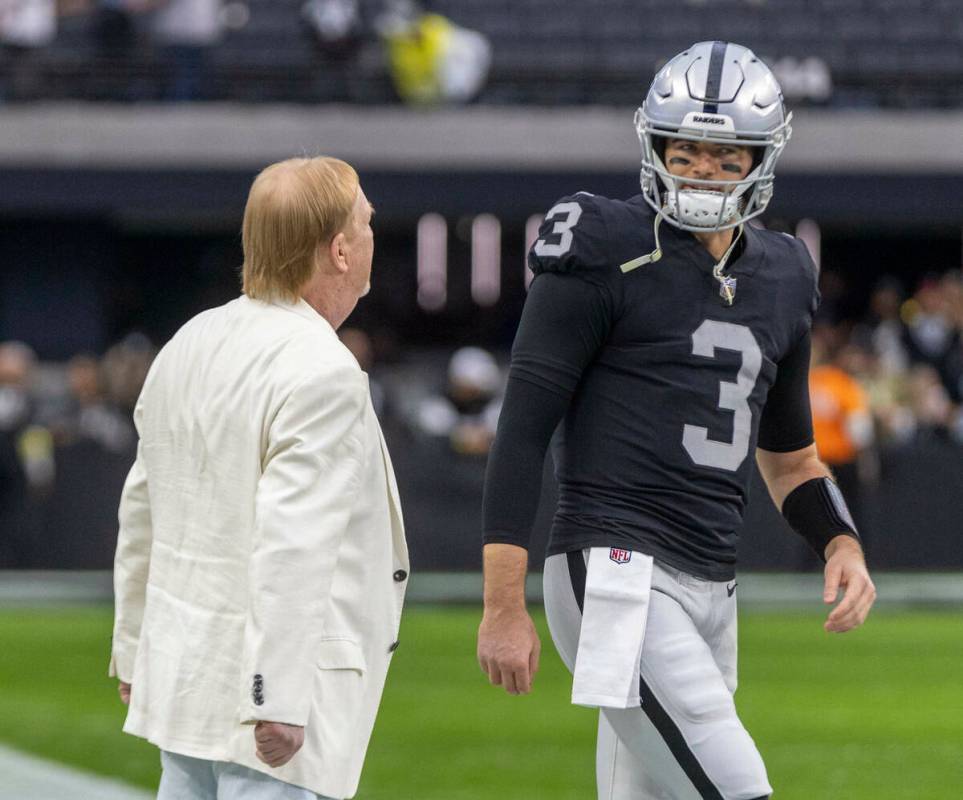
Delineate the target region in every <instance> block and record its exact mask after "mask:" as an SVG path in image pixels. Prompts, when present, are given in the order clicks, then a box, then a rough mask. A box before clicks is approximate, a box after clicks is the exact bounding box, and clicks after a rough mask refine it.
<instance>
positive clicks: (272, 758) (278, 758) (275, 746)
mask: <svg viewBox="0 0 963 800" xmlns="http://www.w3.org/2000/svg"><path fill="white" fill-rule="evenodd" d="M254 742H255V745H256V755H257V757H258V758H259V759H260V760H261V761H263V762H264V763H265V764H267V765H268V766H269V767H283V766H284V765H285V764H287V763H288V762H289V761H290V760H291V759H292V758H294V754H295V753H297V752H298V750H300V749H301V745H303V744H304V728H302V727H301V726H299V725H285V724H284V723H283V722H259V723H258V724H257V725H255V726H254Z"/></svg>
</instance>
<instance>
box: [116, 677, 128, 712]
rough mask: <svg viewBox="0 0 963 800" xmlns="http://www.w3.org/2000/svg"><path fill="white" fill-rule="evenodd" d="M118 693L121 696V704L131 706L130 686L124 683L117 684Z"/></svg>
mask: <svg viewBox="0 0 963 800" xmlns="http://www.w3.org/2000/svg"><path fill="white" fill-rule="evenodd" d="M117 693H118V694H119V695H120V702H121V703H123V704H124V705H125V706H129V705H130V684H129V683H124V682H123V681H118V682H117Z"/></svg>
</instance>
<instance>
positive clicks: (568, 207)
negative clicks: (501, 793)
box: [478, 198, 613, 694]
mask: <svg viewBox="0 0 963 800" xmlns="http://www.w3.org/2000/svg"><path fill="white" fill-rule="evenodd" d="M585 205H586V207H587V213H586V214H585V215H584V217H583V214H582V210H583V209H582V206H581V205H579V204H578V200H577V198H575V199H571V200H568V201H563V202H562V203H560V204H558V205H557V206H556V207H555V208H554V209H553V212H554V211H556V209H561V210H560V211H558V213H557V214H553V213H552V212H550V213H549V215H548V216H547V218H546V222H545V224H544V225H543V226H542V230H541V236H542V238H541V239H540V242H543V243H547V244H546V247H545V248H542V254H539V252H538V250H539V247H538V246H536V248H535V250H533V256H532V265H533V268H535V270H536V272H538V273H539V274H538V275H537V276H536V278H535V280H534V282H533V283H532V286H531V290H530V292H529V296H528V299H527V301H526V303H525V309H524V311H523V313H522V320H521V323H520V324H519V328H518V333H517V335H516V338H515V343H514V346H513V348H512V366H511V369H510V371H509V378H508V386H507V388H506V392H505V400H504V403H503V405H502V411H501V415H500V416H499V421H498V430H497V432H496V435H495V441H494V444H493V446H492V451H491V454H490V455H489V459H488V469H487V473H486V476H485V496H484V502H483V518H484V537H483V541H484V556H483V558H484V575H485V577H484V582H485V590H484V600H485V611H484V615H483V618H482V622H481V625H480V627H479V630H478V662H479V665H480V666H481V668H482V670H483V671H484V672H486V673H487V674H488V676H489V680H490V681H491V682H492V683H493V684H495V685H501V686H504V687H505V689H506V691H508V692H509V693H511V694H522V693H526V692H528V691H529V690H530V689H531V681H532V676H533V675H534V673H535V672H536V670H537V669H538V657H539V648H540V645H539V641H538V636H537V634H536V632H535V627H534V625H533V624H532V621H531V618H530V617H529V615H528V612H527V610H526V607H525V574H526V571H527V565H528V541H529V536H530V532H531V527H532V524H533V522H534V519H535V514H536V512H537V510H538V500H539V495H540V493H541V485H542V469H543V466H544V462H545V451H546V450H547V448H548V444H549V441H550V439H551V437H552V433H553V432H554V430H555V428H556V427H557V425H558V423H559V422H560V421H561V420H562V418H563V416H564V415H565V411H566V410H567V408H568V405H569V401H570V399H571V397H572V394H573V393H574V391H575V387H576V385H577V384H578V381H579V378H580V377H581V374H582V372H583V370H584V369H585V367H586V365H588V363H589V362H590V361H591V360H592V358H593V357H594V356H595V353H596V352H597V350H598V348H599V347H600V346H601V344H602V342H603V341H604V340H605V338H606V337H607V335H608V331H609V329H610V326H611V321H612V314H613V295H612V291H611V290H610V288H609V287H607V285H606V278H605V277H604V272H600V273H591V274H585V271H586V270H588V269H591V268H593V267H596V266H602V265H601V264H599V263H593V262H594V261H595V258H596V256H597V255H598V252H597V248H593V244H592V240H593V237H597V236H598V235H599V234H600V220H598V217H597V216H595V215H594V209H592V207H591V205H590V204H589V203H587V202H586V203H585ZM575 209H578V210H575ZM580 219H581V222H580V225H581V226H582V227H581V228H579V229H578V230H577V232H576V233H577V234H578V235H575V234H573V233H572V231H571V228H570V227H568V226H569V225H574V224H575V222H577V221H579V220H580ZM559 226H561V228H562V230H561V231H559V230H558V229H559ZM573 240H574V241H573ZM573 243H574V244H575V246H574V247H572V245H573ZM546 251H547V253H548V255H545V252H546ZM586 262H589V263H586Z"/></svg>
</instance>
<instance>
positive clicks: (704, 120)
mask: <svg viewBox="0 0 963 800" xmlns="http://www.w3.org/2000/svg"><path fill="white" fill-rule="evenodd" d="M680 127H681V128H695V129H697V130H702V131H704V130H711V131H713V132H718V133H730V132H735V130H736V126H735V125H734V124H733V122H732V117H730V116H728V115H726V114H707V113H706V112H704V111H690V112H689V113H688V114H686V115H685V118H684V119H683V120H682V125H681V126H680Z"/></svg>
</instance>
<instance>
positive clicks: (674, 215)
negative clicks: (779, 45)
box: [635, 42, 792, 232]
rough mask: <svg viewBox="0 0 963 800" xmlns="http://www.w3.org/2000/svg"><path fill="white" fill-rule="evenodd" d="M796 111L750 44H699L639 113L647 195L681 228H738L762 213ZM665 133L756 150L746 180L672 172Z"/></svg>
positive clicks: (672, 65)
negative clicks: (789, 111) (788, 106)
mask: <svg viewBox="0 0 963 800" xmlns="http://www.w3.org/2000/svg"><path fill="white" fill-rule="evenodd" d="M791 119H792V114H787V113H786V110H785V107H784V106H783V99H782V92H781V91H780V89H779V84H778V83H777V82H776V79H775V77H774V76H773V74H772V72H771V71H770V70H769V68H768V67H767V66H766V65H765V64H763V63H762V61H760V60H759V59H758V58H757V57H756V56H755V55H754V54H753V52H752V51H751V50H749V49H748V48H746V47H743V46H742V45H738V44H731V43H727V42H699V43H698V44H694V45H692V47H690V48H689V49H688V50H686V51H685V52H683V53H680V54H679V55H677V56H676V57H675V58H673V59H672V60H671V61H669V63H668V64H666V65H665V66H664V67H663V68H662V69H661V70H660V71H659V73H658V74H657V75H656V76H655V80H654V81H652V86H651V87H650V88H649V92H648V94H647V95H646V98H645V102H644V103H643V104H642V107H641V108H640V109H639V110H638V111H637V112H636V114H635V126H636V130H637V131H638V134H639V140H640V142H641V143H642V193H643V195H644V196H645V199H646V201H647V202H648V203H649V205H651V206H652V207H653V208H654V209H655V210H656V211H660V212H661V213H662V215H663V217H664V218H665V219H667V220H668V221H669V222H670V223H671V224H673V225H675V226H676V227H679V228H682V229H684V230H691V231H703V232H705V231H713V230H723V229H725V228H732V227H735V226H736V225H739V224H741V223H743V222H745V221H746V220H748V219H752V218H753V217H755V216H758V215H759V214H761V213H762V212H763V211H764V210H765V208H766V206H767V205H768V203H769V200H770V198H771V197H772V185H773V177H774V175H773V173H774V170H775V166H776V161H777V160H778V159H779V156H780V155H781V154H782V150H783V148H784V147H785V146H786V142H788V141H789V137H790V135H791V133H792V128H791V127H790V125H789V123H790V120H791ZM667 138H674V139H690V140H693V141H699V142H713V143H716V144H730V145H732V144H736V145H747V146H750V147H754V148H757V150H756V151H755V158H754V159H753V168H752V170H751V171H750V173H749V174H748V175H747V176H746V177H745V178H744V179H742V180H737V181H707V180H706V181H703V180H697V179H693V178H685V179H684V184H685V186H686V188H685V189H682V188H681V187H682V185H683V179H681V178H679V177H677V176H674V175H670V174H669V172H668V170H667V169H666V167H665V164H664V163H663V158H662V154H663V153H664V152H665V146H664V145H665V141H666V139H667Z"/></svg>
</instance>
